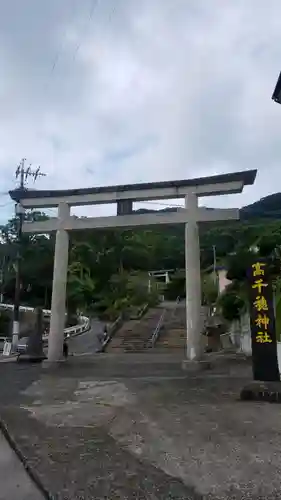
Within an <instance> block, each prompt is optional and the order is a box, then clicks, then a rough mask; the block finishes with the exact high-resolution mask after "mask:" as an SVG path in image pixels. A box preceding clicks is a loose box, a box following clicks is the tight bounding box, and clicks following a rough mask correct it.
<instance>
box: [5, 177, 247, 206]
mask: <svg viewBox="0 0 281 500" xmlns="http://www.w3.org/2000/svg"><path fill="white" fill-rule="evenodd" d="M256 174H257V171H256V170H245V171H242V172H234V173H229V174H221V175H213V176H210V177H201V178H197V179H186V180H177V181H164V182H150V183H141V184H125V185H117V186H101V187H92V188H82V189H63V190H43V191H42V190H38V191H37V190H35V189H31V190H29V189H15V190H12V191H10V192H9V194H10V196H11V198H12V199H13V200H14V201H16V202H17V203H21V205H22V206H23V207H25V208H45V207H57V206H58V205H59V204H60V203H61V202H64V203H67V204H68V205H70V206H79V205H92V204H93V205H95V204H101V203H114V202H115V203H116V202H117V201H122V200H132V201H145V200H164V199H176V198H184V197H185V196H186V195H188V194H189V193H194V194H196V195H197V196H198V197H201V196H216V195H222V194H233V193H241V192H242V190H243V188H244V186H246V185H252V184H253V183H254V181H255V178H256Z"/></svg>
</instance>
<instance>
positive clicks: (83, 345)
mask: <svg viewBox="0 0 281 500" xmlns="http://www.w3.org/2000/svg"><path fill="white" fill-rule="evenodd" d="M103 328H104V323H103V322H101V321H99V320H95V319H92V320H91V329H90V330H89V331H88V332H85V333H83V334H82V335H78V336H77V337H73V338H72V339H70V341H69V353H70V354H74V355H86V354H90V355H91V354H94V353H95V352H96V350H97V349H98V348H99V347H100V342H99V340H98V335H99V334H103Z"/></svg>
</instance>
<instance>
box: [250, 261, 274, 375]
mask: <svg viewBox="0 0 281 500" xmlns="http://www.w3.org/2000/svg"><path fill="white" fill-rule="evenodd" d="M248 280H249V285H250V286H249V288H250V319H251V336H252V362H253V377H254V380H257V381H263V382H276V381H280V374H279V368H278V358H277V342H276V327H275V314H274V304H273V291H272V283H271V279H270V275H269V269H268V263H267V262H266V261H265V260H263V259H258V258H257V259H256V260H255V261H254V262H253V263H252V265H251V267H250V269H249V271H248Z"/></svg>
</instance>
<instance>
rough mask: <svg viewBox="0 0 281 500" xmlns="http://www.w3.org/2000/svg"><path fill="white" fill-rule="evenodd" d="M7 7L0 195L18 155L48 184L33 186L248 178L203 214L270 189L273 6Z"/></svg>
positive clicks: (276, 117) (277, 111)
mask: <svg viewBox="0 0 281 500" xmlns="http://www.w3.org/2000/svg"><path fill="white" fill-rule="evenodd" d="M18 3H19V2H17V1H16V0H13V1H11V2H9V3H8V4H7V3H6V2H4V0H0V4H1V7H2V11H3V15H2V16H1V20H0V33H1V34H0V42H1V43H0V47H1V49H0V101H1V115H0V136H1V148H0V169H1V173H2V186H0V191H3V190H5V189H8V186H9V185H12V176H13V172H14V169H15V165H16V164H17V163H18V161H19V160H20V158H21V157H22V156H25V157H27V158H28V160H29V161H31V162H33V163H34V164H35V165H37V164H40V165H41V166H42V169H43V170H44V171H46V172H47V173H48V177H47V178H46V179H43V180H40V181H39V182H38V187H39V186H40V187H53V188H54V187H56V188H59V187H78V186H81V187H83V186H90V185H93V184H94V185H97V184H113V183H129V182H140V181H149V180H164V179H173V178H188V177H197V176H203V175H211V174H215V173H220V172H227V171H235V170H242V169H245V168H256V167H257V168H258V169H259V174H258V178H257V182H256V185H255V186H254V187H252V188H248V189H247V190H246V192H245V195H242V196H236V197H227V198H222V199H219V200H211V202H212V204H215V205H217V206H218V205H221V206H223V205H224V206H231V205H237V204H238V205H239V204H240V205H241V204H246V203H248V202H251V201H253V200H255V199H257V198H259V197H261V196H264V195H266V194H268V193H271V192H274V191H276V190H277V189H278V188H277V186H278V180H279V179H281V174H280V173H279V172H280V167H279V162H280V159H281V140H280V123H281V107H279V106H277V105H276V104H275V103H273V102H272V101H271V94H272V91H273V87H274V85H275V82H276V80H277V76H278V73H279V71H280V70H281V67H280V60H281V43H280V42H281V4H280V2H279V0H271V2H270V7H269V6H267V5H266V4H265V2H263V1H262V0H248V1H247V2H245V0H236V1H235V2H225V0H224V1H223V0H212V2H206V1H203V0H190V1H188V2H187V1H185V0H142V1H141V2H140V1H139V0H114V1H113V0H107V2H106V1H100V2H97V4H96V5H97V6H96V9H93V10H92V11H91V9H92V8H93V6H94V0H91V1H90V0H88V1H87V2H83V5H82V3H81V2H78V1H77V0H71V1H70V0H61V1H60V2H56V1H55V0H49V2H46V4H43V3H42V2H38V1H35V0H22V2H21V4H20V7H19V6H18ZM16 5H17V8H19V10H20V12H18V16H15V14H14V12H15V6H16ZM91 12H92V14H91ZM91 16H92V17H91ZM122 156H123V160H122ZM87 210H88V209H87Z"/></svg>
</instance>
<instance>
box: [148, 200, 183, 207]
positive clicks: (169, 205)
mask: <svg viewBox="0 0 281 500" xmlns="http://www.w3.org/2000/svg"><path fill="white" fill-rule="evenodd" d="M146 203H147V204H148V205H158V206H163V207H169V208H176V207H178V208H184V206H183V205H177V204H171V203H161V202H159V201H158V202H157V201H147V202H146Z"/></svg>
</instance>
